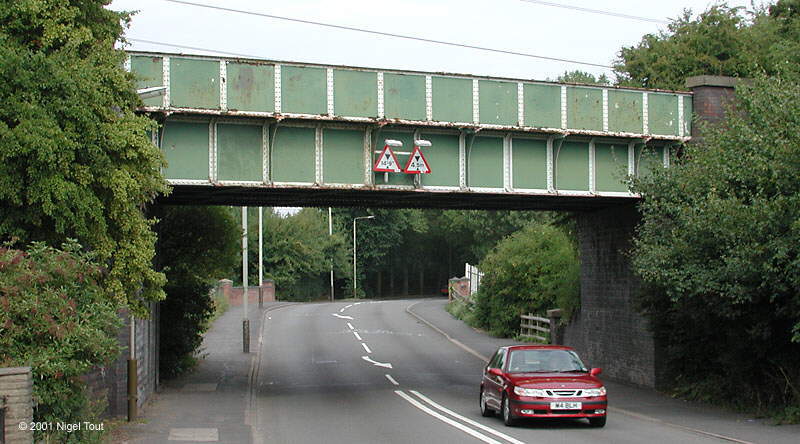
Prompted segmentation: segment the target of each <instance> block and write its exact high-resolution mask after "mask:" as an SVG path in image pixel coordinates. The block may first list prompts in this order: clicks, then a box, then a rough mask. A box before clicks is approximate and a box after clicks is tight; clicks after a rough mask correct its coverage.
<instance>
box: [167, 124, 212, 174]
mask: <svg viewBox="0 0 800 444" xmlns="http://www.w3.org/2000/svg"><path fill="white" fill-rule="evenodd" d="M162 138H163V140H162V151H164V156H165V157H166V159H167V167H166V168H165V169H164V176H165V177H166V178H167V179H204V180H208V178H209V174H208V123H207V122H200V123H195V122H166V123H165V126H164V131H163V135H162Z"/></svg>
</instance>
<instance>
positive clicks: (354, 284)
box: [353, 216, 375, 298]
mask: <svg viewBox="0 0 800 444" xmlns="http://www.w3.org/2000/svg"><path fill="white" fill-rule="evenodd" d="M374 218H375V216H362V217H356V218H354V219H353V297H354V298H355V297H356V288H357V287H358V279H357V278H356V221H357V220H359V219H374Z"/></svg>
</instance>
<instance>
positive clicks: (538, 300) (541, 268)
mask: <svg viewBox="0 0 800 444" xmlns="http://www.w3.org/2000/svg"><path fill="white" fill-rule="evenodd" d="M480 268H481V271H483V273H484V277H483V279H482V281H481V287H480V289H479V290H478V293H476V304H475V317H476V320H477V322H478V324H479V325H480V326H482V327H484V328H486V329H487V330H489V332H490V333H492V334H494V335H497V336H506V337H507V336H513V335H514V334H516V333H517V331H518V330H519V315H520V314H521V313H527V312H531V313H539V314H544V311H545V310H547V309H550V308H561V309H562V310H563V319H565V320H567V319H569V318H570V317H571V315H572V313H573V312H574V311H575V310H576V309H577V308H578V306H579V304H580V282H579V277H580V265H579V262H578V255H577V251H576V249H575V247H574V245H573V244H572V242H570V240H569V238H568V237H567V235H566V234H564V232H563V231H561V230H560V229H559V228H556V227H554V226H552V225H547V224H532V225H529V226H528V227H526V228H524V229H522V230H520V231H518V232H516V233H514V234H513V235H511V236H509V237H507V238H505V239H503V240H502V241H500V243H498V244H497V246H495V247H494V249H492V251H491V252H489V254H488V255H487V256H486V258H485V259H484V260H483V262H481V265H480Z"/></svg>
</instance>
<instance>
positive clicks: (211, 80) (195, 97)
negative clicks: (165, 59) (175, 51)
mask: <svg viewBox="0 0 800 444" xmlns="http://www.w3.org/2000/svg"><path fill="white" fill-rule="evenodd" d="M169 97H170V102H171V105H172V106H174V107H178V108H206V109H219V62H217V61H215V60H194V59H183V58H180V57H172V58H170V59H169Z"/></svg>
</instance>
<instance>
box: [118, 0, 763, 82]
mask: <svg viewBox="0 0 800 444" xmlns="http://www.w3.org/2000/svg"><path fill="white" fill-rule="evenodd" d="M188 1H191V2H194V3H203V4H207V5H215V6H221V7H225V8H231V9H239V10H246V11H252V12H257V13H263V14H270V15H280V16H285V17H292V18H297V19H305V20H312V21H318V22H325V23H331V24H337V25H343V26H349V27H355V28H364V29H370V30H376V31H382V32H389V33H394V34H403V35H410V36H415V37H422V38H428V39H435V40H444V41H448V42H455V43H462V44H468V45H474V46H482V47H489V48H494V49H503V50H510V51H516V52H523V53H529V54H535V55H541V56H547V57H555V58H563V59H570V60H576V61H582V62H588V63H594V64H599V65H610V64H611V63H612V62H613V60H614V58H615V55H616V53H617V51H619V49H620V48H621V47H622V46H630V45H634V44H636V43H637V42H639V41H640V39H641V37H642V36H643V35H645V34H647V33H655V32H658V31H659V30H660V29H665V28H666V25H665V24H660V23H654V22H652V21H646V20H641V19H630V18H622V17H615V16H609V15H602V14H596V13H589V12H584V11H580V10H576V9H566V8H560V7H554V6H547V5H543V4H541V3H539V2H538V1H536V0H531V1H533V2H526V1H523V0H491V1H490V0H427V1H426V0H407V1H403V0H395V1H387V0H338V1H324V0H288V1H286V0H284V1H247V0H226V1H222V0H188ZM550 3H557V4H561V5H566V6H576V7H579V8H591V9H595V10H603V11H608V12H612V13H619V14H627V15H633V16H638V17H642V18H648V19H657V20H667V19H669V18H674V17H678V16H679V15H680V14H681V13H682V11H683V9H684V8H690V9H692V11H693V12H695V13H699V12H701V11H703V10H705V9H706V8H707V7H708V6H709V5H710V4H713V3H714V2H713V1H710V0H661V1H652V2H650V1H642V0H594V1H579V0H551V1H550ZM728 4H729V5H732V6H746V5H749V4H750V2H749V0H746V1H735V0H734V1H729V2H728ZM111 8H112V9H115V10H129V11H130V10H138V11H139V12H138V13H137V14H136V15H135V16H134V17H133V22H132V24H131V27H130V29H129V30H128V31H127V37H128V38H130V39H141V40H150V41H157V42H162V43H168V44H173V45H182V46H187V47H196V48H206V49H208V50H218V51H226V52H232V53H238V54H246V55H251V56H253V57H256V58H263V59H270V60H282V61H297V62H313V63H323V64H334V65H350V66H364V67H373V68H394V69H409V70H420V71H434V72H454V73H467V74H477V75H487V76H501V77H513V78H523V79H537V80H545V79H555V78H556V77H557V76H558V75H560V74H562V73H563V72H564V71H567V70H574V69H580V70H583V71H588V72H591V73H594V74H601V73H606V74H610V69H608V68H602V67H597V66H589V65H580V64H573V63H566V62H555V61H546V60H538V59H534V58H529V57H521V56H513V55H503V54H495V53H490V52H486V51H479V50H472V49H463V48H454V47H450V46H442V45H436V44H431V43H422V42H415V41H409V40H403V39H398V38H391V37H382V36H376V35H369V34H364V33H359V32H353V31H347V30H337V29H331V28H326V27H320V26H314V25H309V24H301V23H292V22H287V21H282V20H276V19H272V18H265V17H259V16H253V15H245V14H241V13H235V12H226V11H220V10H212V9H207V8H202V7H197V6H190V5H183V4H175V3H170V2H168V1H166V0H116V1H114V2H113V3H112V5H111ZM132 43H133V44H132V45H131V46H130V49H134V50H143V51H163V52H182V53H189V54H202V53H206V54H211V53H210V52H207V51H206V52H203V51H200V50H197V49H187V48H179V47H170V46H162V45H154V44H147V43H141V42H136V41H133V42H132Z"/></svg>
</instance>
